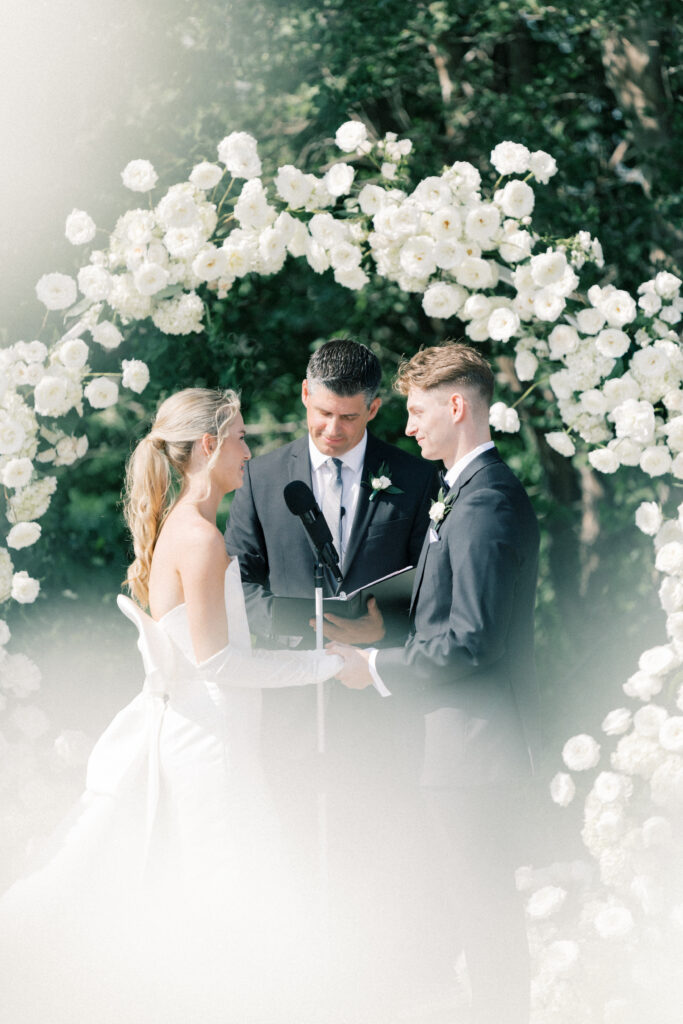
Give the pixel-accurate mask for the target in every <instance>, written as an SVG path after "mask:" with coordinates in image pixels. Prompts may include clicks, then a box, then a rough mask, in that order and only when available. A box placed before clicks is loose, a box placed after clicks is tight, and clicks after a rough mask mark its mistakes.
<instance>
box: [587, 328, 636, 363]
mask: <svg viewBox="0 0 683 1024" xmlns="http://www.w3.org/2000/svg"><path fill="white" fill-rule="evenodd" d="M630 345H631V339H630V338H629V336H628V334H625V333H624V331H620V330H618V329H617V328H616V327H607V328H605V330H604V331H600V333H599V334H598V336H597V338H596V339H595V347H596V348H597V350H598V352H600V354H601V355H603V356H609V357H610V358H612V359H619V358H621V356H623V355H625V354H626V353H627V352H628V350H629V348H630Z"/></svg>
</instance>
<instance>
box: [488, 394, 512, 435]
mask: <svg viewBox="0 0 683 1024" xmlns="http://www.w3.org/2000/svg"><path fill="white" fill-rule="evenodd" d="M489 423H490V424H491V426H492V427H493V429H494V430H500V431H501V432H503V433H506V434H515V433H517V431H518V430H519V415H518V413H517V410H516V409H510V408H508V406H507V405H506V404H505V402H494V403H493V405H492V406H491V408H490V410H489Z"/></svg>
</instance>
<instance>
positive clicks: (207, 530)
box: [157, 505, 229, 567]
mask: <svg viewBox="0 0 683 1024" xmlns="http://www.w3.org/2000/svg"><path fill="white" fill-rule="evenodd" d="M160 545H163V547H165V548H168V549H169V550H170V551H173V553H174V556H175V559H174V560H176V561H177V562H178V563H179V564H182V563H183V562H186V561H191V562H192V563H196V562H197V561H201V562H203V563H204V564H207V563H209V564H210V563H214V562H217V563H218V564H219V565H222V566H223V567H227V565H228V563H229V559H228V556H227V553H226V550H225V540H224V538H223V534H222V533H221V532H220V530H219V529H218V527H217V526H216V525H215V523H211V522H209V520H208V519H205V518H204V516H203V515H201V514H200V513H199V512H198V511H197V509H196V508H195V507H194V506H192V505H178V506H177V507H176V508H174V509H172V510H171V512H170V513H169V516H168V518H167V520H166V522H165V523H164V525H163V527H162V530H161V533H160V535H159V540H158V542H157V546H160Z"/></svg>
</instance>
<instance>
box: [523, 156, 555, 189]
mask: <svg viewBox="0 0 683 1024" xmlns="http://www.w3.org/2000/svg"><path fill="white" fill-rule="evenodd" d="M529 170H530V171H531V173H532V174H533V176H534V178H535V179H536V181H539V182H540V183H541V184H542V185H547V183H548V182H549V181H550V179H551V178H552V176H553V175H554V174H557V163H556V162H555V158H554V157H552V156H551V155H550V153H546V152H544V150H542V149H537V150H535V151H534V152H533V153H531V154H530V156H529Z"/></svg>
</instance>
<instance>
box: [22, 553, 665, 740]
mask: <svg viewBox="0 0 683 1024" xmlns="http://www.w3.org/2000/svg"><path fill="white" fill-rule="evenodd" d="M8 543H9V540H8ZM659 742H660V744H661V745H662V746H663V747H664V749H665V750H673V751H680V750H683V718H682V717H681V716H680V715H672V716H671V717H670V718H667V720H666V721H665V722H663V723H662V726H661V728H660V730H659Z"/></svg>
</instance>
